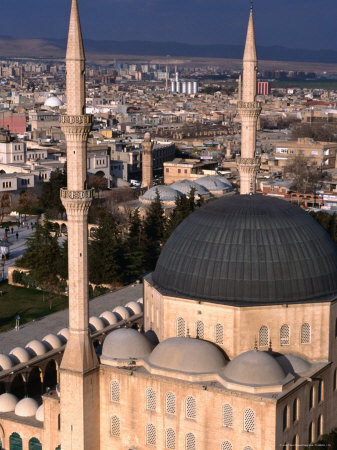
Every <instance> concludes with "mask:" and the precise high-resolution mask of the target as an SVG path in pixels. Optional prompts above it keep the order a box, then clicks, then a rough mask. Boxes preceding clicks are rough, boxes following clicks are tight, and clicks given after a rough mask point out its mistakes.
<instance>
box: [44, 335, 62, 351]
mask: <svg viewBox="0 0 337 450" xmlns="http://www.w3.org/2000/svg"><path fill="white" fill-rule="evenodd" d="M42 342H43V343H44V344H47V347H48V348H51V349H54V348H59V347H61V346H62V341H61V339H60V337H59V336H56V335H55V334H47V336H45V337H44V338H43V339H42Z"/></svg>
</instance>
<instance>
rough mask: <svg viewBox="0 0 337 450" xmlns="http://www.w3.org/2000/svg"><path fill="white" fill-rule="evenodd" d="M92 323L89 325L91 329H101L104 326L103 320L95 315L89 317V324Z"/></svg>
mask: <svg viewBox="0 0 337 450" xmlns="http://www.w3.org/2000/svg"><path fill="white" fill-rule="evenodd" d="M90 325H92V327H93V330H92V327H90V329H91V330H92V331H99V330H103V328H105V323H104V322H103V320H102V319H100V318H99V317H96V316H92V317H90V319H89V326H90Z"/></svg>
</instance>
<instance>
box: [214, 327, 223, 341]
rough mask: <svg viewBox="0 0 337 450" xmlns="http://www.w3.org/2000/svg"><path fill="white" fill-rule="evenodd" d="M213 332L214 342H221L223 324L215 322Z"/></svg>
mask: <svg viewBox="0 0 337 450" xmlns="http://www.w3.org/2000/svg"><path fill="white" fill-rule="evenodd" d="M214 334H215V343H216V344H223V334H224V329H223V325H221V323H217V324H216V325H215V330H214Z"/></svg>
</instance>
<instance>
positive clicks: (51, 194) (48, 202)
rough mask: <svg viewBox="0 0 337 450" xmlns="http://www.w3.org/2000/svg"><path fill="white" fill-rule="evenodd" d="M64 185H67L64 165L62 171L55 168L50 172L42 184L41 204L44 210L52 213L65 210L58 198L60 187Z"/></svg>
mask: <svg viewBox="0 0 337 450" xmlns="http://www.w3.org/2000/svg"><path fill="white" fill-rule="evenodd" d="M64 187H67V170H66V165H65V166H64V169H63V170H62V171H61V170H59V169H57V170H56V171H55V172H52V173H51V175H50V180H49V181H47V182H45V183H43V185H42V195H41V205H42V207H43V209H44V210H47V211H50V212H54V213H63V212H64V211H65V210H64V207H63V205H62V202H61V199H60V189H61V188H64Z"/></svg>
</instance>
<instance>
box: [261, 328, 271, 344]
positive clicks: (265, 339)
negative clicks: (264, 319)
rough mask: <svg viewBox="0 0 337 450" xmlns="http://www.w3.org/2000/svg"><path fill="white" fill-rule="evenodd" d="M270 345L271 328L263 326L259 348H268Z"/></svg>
mask: <svg viewBox="0 0 337 450" xmlns="http://www.w3.org/2000/svg"><path fill="white" fill-rule="evenodd" d="M268 343H269V328H268V327H267V326H266V325H262V327H261V328H260V331H259V346H260V347H267V345H268Z"/></svg>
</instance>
